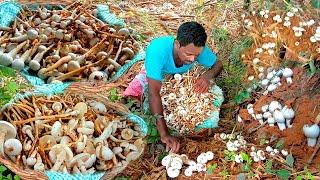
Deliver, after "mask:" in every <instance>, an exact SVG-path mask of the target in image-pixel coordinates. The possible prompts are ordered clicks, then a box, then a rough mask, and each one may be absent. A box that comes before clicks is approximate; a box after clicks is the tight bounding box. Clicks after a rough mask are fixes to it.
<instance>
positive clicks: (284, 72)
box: [282, 68, 293, 78]
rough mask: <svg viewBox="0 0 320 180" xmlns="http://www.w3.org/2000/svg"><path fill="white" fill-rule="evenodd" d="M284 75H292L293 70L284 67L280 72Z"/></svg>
mask: <svg viewBox="0 0 320 180" xmlns="http://www.w3.org/2000/svg"><path fill="white" fill-rule="evenodd" d="M282 74H283V76H284V77H286V78H287V77H291V76H292V75H293V71H292V70H291V69H290V68H284V70H283V72H282Z"/></svg>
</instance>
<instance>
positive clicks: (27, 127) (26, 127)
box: [22, 125, 34, 141]
mask: <svg viewBox="0 0 320 180" xmlns="http://www.w3.org/2000/svg"><path fill="white" fill-rule="evenodd" d="M22 133H24V134H27V135H28V136H29V137H30V139H31V140H32V141H34V137H33V134H32V127H31V126H30V125H24V126H23V127H22Z"/></svg>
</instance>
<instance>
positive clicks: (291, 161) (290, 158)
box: [286, 154, 294, 168]
mask: <svg viewBox="0 0 320 180" xmlns="http://www.w3.org/2000/svg"><path fill="white" fill-rule="evenodd" d="M286 164H287V165H288V166H289V167H291V168H292V167H293V164H294V158H293V156H292V154H289V155H288V156H287V157H286Z"/></svg>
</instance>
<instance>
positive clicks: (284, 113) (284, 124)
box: [247, 101, 295, 131]
mask: <svg viewBox="0 0 320 180" xmlns="http://www.w3.org/2000/svg"><path fill="white" fill-rule="evenodd" d="M247 110H248V113H249V114H250V115H251V116H252V117H253V118H254V119H255V120H257V121H259V123H260V124H264V123H268V124H269V126H274V124H276V123H277V125H278V127H279V129H280V130H281V131H283V130H284V129H286V128H291V127H292V119H293V118H294V115H295V113H294V110H293V109H292V108H291V107H288V106H282V105H281V104H280V103H279V102H278V101H272V102H271V103H270V104H266V105H264V106H262V107H261V111H260V110H259V111H258V112H257V113H255V112H254V109H253V104H248V105H247Z"/></svg>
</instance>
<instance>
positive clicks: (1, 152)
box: [0, 130, 7, 156]
mask: <svg viewBox="0 0 320 180" xmlns="http://www.w3.org/2000/svg"><path fill="white" fill-rule="evenodd" d="M6 133H7V132H6V131H5V130H4V132H0V155H2V156H4V148H3V144H4V137H5V136H6Z"/></svg>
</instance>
